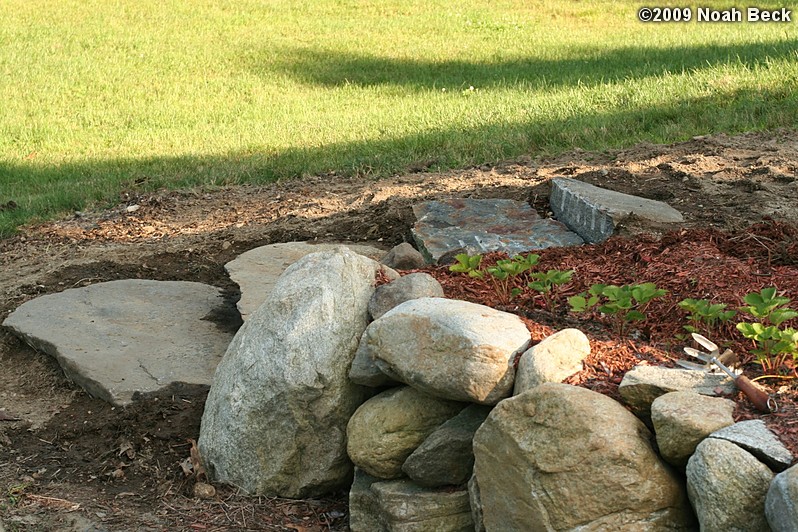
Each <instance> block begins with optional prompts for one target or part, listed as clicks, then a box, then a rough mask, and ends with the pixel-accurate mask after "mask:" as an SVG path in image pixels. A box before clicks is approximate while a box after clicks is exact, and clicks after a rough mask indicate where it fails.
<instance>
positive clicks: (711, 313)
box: [677, 298, 737, 336]
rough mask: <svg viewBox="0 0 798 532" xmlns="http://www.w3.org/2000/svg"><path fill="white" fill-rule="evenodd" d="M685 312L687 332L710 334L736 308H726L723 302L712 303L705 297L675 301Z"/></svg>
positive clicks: (732, 313) (725, 320)
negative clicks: (687, 322) (687, 321)
mask: <svg viewBox="0 0 798 532" xmlns="http://www.w3.org/2000/svg"><path fill="white" fill-rule="evenodd" d="M677 305H678V306H679V308H681V309H682V310H684V311H686V312H687V319H688V320H689V321H690V323H689V324H687V325H685V326H684V329H685V330H686V331H687V332H689V333H702V334H706V336H712V333H713V332H714V330H715V328H716V327H717V326H718V325H719V324H721V323H726V322H727V321H729V320H730V319H732V318H733V317H734V316H735V315H737V311H736V310H726V307H727V306H728V305H726V304H725V303H712V302H711V301H709V300H707V299H691V298H687V299H683V300H681V301H679V303H677Z"/></svg>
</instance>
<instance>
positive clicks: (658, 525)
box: [474, 383, 693, 531]
mask: <svg viewBox="0 0 798 532" xmlns="http://www.w3.org/2000/svg"><path fill="white" fill-rule="evenodd" d="M649 440H650V433H649V432H648V429H646V427H645V426H644V425H643V423H642V422H641V421H640V420H639V419H637V418H636V417H635V416H634V415H632V414H631V413H630V412H629V411H628V410H626V409H625V408H624V407H623V406H622V405H621V404H619V403H617V402H616V401H614V400H613V399H611V398H609V397H607V396H604V395H601V394H599V393H596V392H593V391H590V390H587V389H584V388H579V387H575V386H568V385H566V384H556V383H546V384H541V385H540V386H537V387H536V388H534V389H532V390H530V391H528V392H525V393H522V394H520V395H516V396H514V397H512V398H510V399H506V400H504V401H502V402H501V403H499V404H498V405H497V406H496V407H495V408H494V409H493V412H491V414H490V415H489V416H488V419H487V420H486V421H485V423H483V424H482V426H481V427H480V428H479V430H478V431H477V433H476V436H475V437H474V456H475V459H476V461H475V469H474V471H475V474H476V481H477V483H478V485H479V494H480V499H481V502H482V517H483V521H484V525H485V529H486V530H574V531H575V530H630V531H631V530H664V529H668V530H688V529H690V528H691V526H692V525H693V516H692V511H691V510H690V506H689V504H688V502H687V498H686V497H685V494H684V491H683V488H682V485H681V482H680V480H679V478H678V477H677V476H676V475H675V474H674V472H673V471H672V470H671V469H670V468H669V467H667V466H666V465H665V464H664V463H663V462H662V461H661V460H660V458H659V457H658V456H657V454H656V453H655V452H654V450H653V449H652V447H651V444H650V441H649Z"/></svg>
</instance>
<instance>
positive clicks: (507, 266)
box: [449, 253, 540, 304]
mask: <svg viewBox="0 0 798 532" xmlns="http://www.w3.org/2000/svg"><path fill="white" fill-rule="evenodd" d="M454 258H455V260H456V261H457V262H456V263H455V264H452V265H451V266H449V271H452V272H457V273H466V274H468V275H469V277H473V278H475V279H486V278H488V279H490V281H491V282H492V283H493V288H494V290H496V294H497V295H498V296H499V299H500V300H501V301H502V303H504V304H507V303H509V302H510V299H512V298H513V297H514V296H516V295H518V294H519V293H520V290H519V289H517V288H511V285H512V283H513V279H514V278H515V277H518V276H519V275H521V274H522V273H524V272H525V271H527V270H529V269H530V268H532V267H533V266H535V265H536V264H537V263H538V260H539V259H540V255H537V254H535V253H529V254H528V255H527V256H523V255H516V256H514V257H513V258H511V259H502V260H498V261H496V264H495V265H493V266H488V267H487V268H484V269H480V268H479V266H480V265H481V264H482V255H468V254H467V253H460V254H458V255H455V257H454Z"/></svg>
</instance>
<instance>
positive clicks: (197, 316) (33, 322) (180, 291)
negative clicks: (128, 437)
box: [3, 280, 235, 406]
mask: <svg viewBox="0 0 798 532" xmlns="http://www.w3.org/2000/svg"><path fill="white" fill-rule="evenodd" d="M224 311H225V301H224V298H223V297H222V294H221V292H220V291H219V289H218V288H215V287H213V286H208V285H205V284H201V283H193V282H184V281H149V280H124V281H110V282H107V283H97V284H93V285H90V286H86V287H83V288H72V289H68V290H64V291H63V292H61V293H58V294H51V295H46V296H42V297H38V298H36V299H33V300H31V301H28V302H27V303H24V304H22V305H21V306H20V307H19V308H17V309H16V310H15V311H14V312H12V313H11V315H10V316H9V317H8V318H7V319H6V320H5V321H4V322H3V325H4V326H6V327H8V328H9V329H11V331H13V332H14V333H15V334H17V335H18V336H20V337H22V338H23V339H24V340H25V341H26V342H28V343H29V344H31V345H32V346H34V347H35V348H36V349H39V350H41V351H43V352H45V353H47V354H48V355H50V356H52V357H54V358H55V359H56V360H57V361H58V363H59V364H60V365H61V367H62V368H63V370H64V373H65V374H66V376H67V377H68V378H69V379H71V380H72V381H74V382H75V383H76V384H78V385H79V386H81V387H82V388H84V389H85V390H86V391H87V392H89V394H91V395H93V396H94V397H99V398H100V399H103V400H105V401H107V402H109V403H111V404H114V405H117V406H121V405H126V404H128V403H130V402H131V401H132V399H133V396H134V394H136V392H141V393H147V392H155V391H158V390H160V389H163V388H166V387H167V386H168V385H169V384H171V383H173V382H183V383H189V384H202V385H209V384H210V382H211V378H212V376H213V373H214V371H215V370H216V365H217V364H218V363H219V361H220V360H221V359H222V355H223V354H224V352H225V349H227V346H228V344H229V343H230V340H231V339H232V337H233V333H232V332H230V331H228V330H226V329H225V328H224V327H220V326H219V325H217V324H216V323H214V322H213V320H212V317H213V316H214V315H220V314H223V313H224ZM233 312H235V311H233Z"/></svg>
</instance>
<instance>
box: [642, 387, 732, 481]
mask: <svg viewBox="0 0 798 532" xmlns="http://www.w3.org/2000/svg"><path fill="white" fill-rule="evenodd" d="M733 412H734V401H730V400H728V399H722V398H720V397H707V396H705V395H700V394H697V393H695V392H690V391H681V392H670V393H666V394H665V395H661V396H659V397H657V398H656V399H654V402H653V403H652V404H651V421H652V423H653V424H654V432H655V433H656V435H657V445H658V446H659V451H660V454H661V455H662V457H663V458H664V459H665V460H667V461H668V462H670V463H671V464H673V465H676V466H686V465H687V460H688V459H689V458H690V456H691V455H692V454H693V451H695V448H696V446H697V445H698V444H699V443H701V441H702V440H703V439H704V438H706V437H707V436H709V435H710V434H711V433H713V432H714V431H716V430H718V429H721V428H723V427H727V426H729V425H733V424H734V418H733V417H732V413H733Z"/></svg>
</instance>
